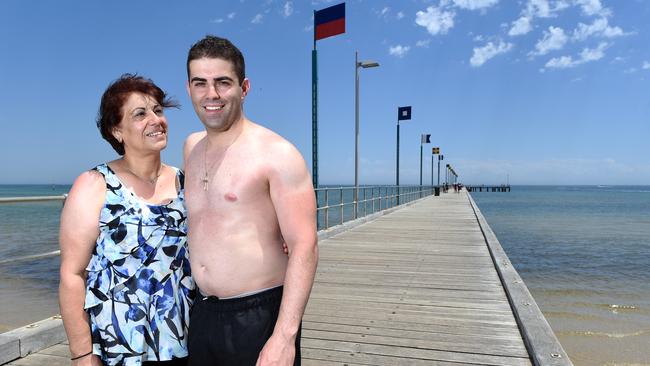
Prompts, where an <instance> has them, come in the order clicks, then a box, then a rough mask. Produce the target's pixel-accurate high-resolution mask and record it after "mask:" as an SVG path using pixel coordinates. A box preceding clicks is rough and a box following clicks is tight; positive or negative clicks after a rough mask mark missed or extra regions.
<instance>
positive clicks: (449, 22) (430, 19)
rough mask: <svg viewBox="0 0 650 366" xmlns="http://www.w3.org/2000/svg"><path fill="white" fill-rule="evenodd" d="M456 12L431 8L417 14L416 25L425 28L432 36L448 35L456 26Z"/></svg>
mask: <svg viewBox="0 0 650 366" xmlns="http://www.w3.org/2000/svg"><path fill="white" fill-rule="evenodd" d="M441 4H442V3H441ZM455 16H456V13H455V12H454V11H445V10H444V9H443V8H442V7H441V8H437V7H435V6H430V7H428V8H427V11H426V12H425V11H418V12H417V13H416V14H415V23H416V24H417V25H420V26H422V27H425V28H426V29H427V31H428V32H429V33H430V34H431V35H434V36H435V35H438V34H446V33H447V32H448V31H449V29H451V28H453V26H454V17H455Z"/></svg>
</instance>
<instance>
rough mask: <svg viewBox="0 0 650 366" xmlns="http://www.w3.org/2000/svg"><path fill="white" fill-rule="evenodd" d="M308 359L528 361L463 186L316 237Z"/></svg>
mask: <svg viewBox="0 0 650 366" xmlns="http://www.w3.org/2000/svg"><path fill="white" fill-rule="evenodd" d="M320 253H321V255H320V261H319V265H318V274H317V276H316V281H315V284H314V289H313V291H312V295H311V298H310V301H309V305H308V307H307V311H306V313H305V317H304V323H303V341H302V352H303V359H304V361H305V364H308V365H321V364H322V365H326V364H348V365H355V364H359V365H396V364H404V365H419V364H432V363H436V364H452V363H453V364H455V365H457V364H459V363H460V364H462V363H467V364H482V365H497V364H498V365H530V364H531V362H530V358H529V355H528V352H527V350H526V347H525V345H524V342H523V341H522V336H521V333H520V331H519V328H518V326H517V322H516V321H515V318H514V316H513V313H512V310H511V308H510V304H509V302H508V299H507V297H506V294H505V292H504V289H503V287H502V285H501V281H500V280H499V276H498V274H497V271H496V269H495V266H494V263H493V261H492V258H491V256H490V253H489V250H488V247H487V245H486V242H485V239H484V237H483V234H482V232H481V230H480V227H479V226H478V224H477V219H476V216H475V215H474V212H473V210H472V208H471V206H470V203H469V200H468V198H467V194H466V193H464V192H463V193H459V194H455V193H448V194H443V195H442V196H440V197H431V198H427V199H424V200H421V201H420V202H417V203H415V204H413V205H411V206H409V207H407V208H403V209H400V210H397V211H395V212H393V213H391V214H389V215H386V216H383V217H380V218H377V219H376V220H373V221H371V222H369V223H366V224H364V225H361V226H359V227H357V228H354V229H352V230H350V231H347V232H344V233H342V234H339V235H337V236H335V237H332V238H329V239H326V240H324V241H322V242H321V243H320Z"/></svg>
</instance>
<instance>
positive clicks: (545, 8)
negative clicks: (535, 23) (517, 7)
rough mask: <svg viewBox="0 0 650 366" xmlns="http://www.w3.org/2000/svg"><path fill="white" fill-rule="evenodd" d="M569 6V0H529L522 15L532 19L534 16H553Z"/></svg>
mask: <svg viewBox="0 0 650 366" xmlns="http://www.w3.org/2000/svg"><path fill="white" fill-rule="evenodd" d="M568 7H569V3H568V2H567V0H556V1H549V0H528V3H527V4H526V9H525V10H524V11H523V14H522V15H525V16H528V17H529V18H531V20H532V18H552V17H556V16H557V13H559V12H560V11H562V10H564V9H567V8H568Z"/></svg>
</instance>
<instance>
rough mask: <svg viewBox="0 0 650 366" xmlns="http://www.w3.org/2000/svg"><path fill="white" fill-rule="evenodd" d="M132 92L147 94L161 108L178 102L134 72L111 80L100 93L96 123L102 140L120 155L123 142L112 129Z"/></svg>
mask: <svg viewBox="0 0 650 366" xmlns="http://www.w3.org/2000/svg"><path fill="white" fill-rule="evenodd" d="M132 93H142V94H144V95H148V96H150V97H152V98H153V99H154V100H155V101H156V102H157V103H158V104H159V105H160V106H161V107H163V108H170V107H176V108H177V107H178V103H176V102H175V101H173V100H172V99H170V98H169V97H167V94H166V93H165V92H164V91H163V90H162V89H160V88H159V87H158V86H157V85H156V84H154V82H153V81H151V79H147V78H144V77H142V76H138V75H135V74H123V75H122V76H120V77H119V78H118V79H117V80H115V81H113V82H112V83H111V84H110V85H109V86H108V88H106V91H104V95H102V101H101V103H100V105H99V112H98V113H97V121H96V123H97V128H99V131H100V132H101V134H102V137H103V138H104V140H106V141H108V143H109V144H111V146H112V147H113V149H114V150H115V151H116V152H117V153H118V154H120V155H124V144H123V143H122V142H119V141H117V139H116V138H115V136H113V129H115V127H117V126H118V125H119V124H120V121H121V120H122V117H124V116H123V115H122V107H123V106H124V103H126V100H127V99H129V96H130V95H131V94H132Z"/></svg>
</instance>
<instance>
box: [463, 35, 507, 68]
mask: <svg viewBox="0 0 650 366" xmlns="http://www.w3.org/2000/svg"><path fill="white" fill-rule="evenodd" d="M511 49H512V43H505V42H503V41H499V44H498V45H495V44H494V43H492V42H488V44H486V45H485V46H483V47H474V54H473V55H472V58H471V59H470V60H469V63H470V64H471V65H472V66H473V67H479V66H481V65H483V64H484V63H485V62H487V61H488V60H489V59H491V58H493V57H495V56H497V55H499V54H502V53H506V52H508V51H510V50H511Z"/></svg>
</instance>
